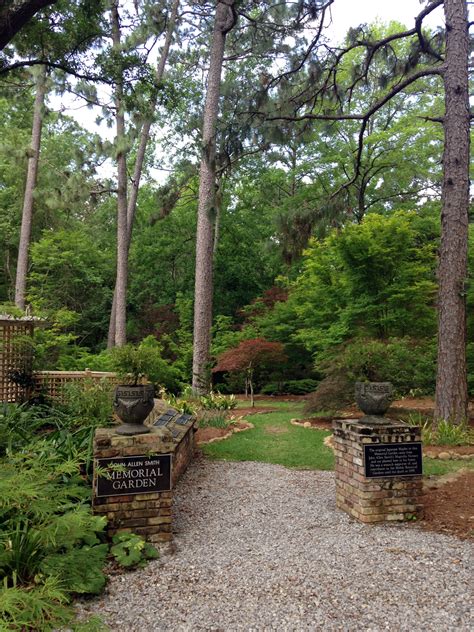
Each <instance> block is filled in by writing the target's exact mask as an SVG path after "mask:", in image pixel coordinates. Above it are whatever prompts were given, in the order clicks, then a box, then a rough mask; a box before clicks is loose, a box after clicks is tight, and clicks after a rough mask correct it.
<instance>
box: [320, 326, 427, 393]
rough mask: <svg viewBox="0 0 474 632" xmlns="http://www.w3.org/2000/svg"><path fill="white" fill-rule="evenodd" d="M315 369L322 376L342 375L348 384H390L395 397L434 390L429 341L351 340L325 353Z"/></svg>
mask: <svg viewBox="0 0 474 632" xmlns="http://www.w3.org/2000/svg"><path fill="white" fill-rule="evenodd" d="M318 368H320V369H321V370H323V371H324V372H325V373H326V374H331V373H332V372H333V371H343V372H345V373H346V374H347V376H348V379H349V380H350V381H352V382H356V381H359V380H361V381H364V380H370V381H373V382H392V384H393V386H394V388H395V391H396V394H397V395H399V396H402V395H407V394H408V393H409V392H410V390H412V389H413V388H417V389H418V392H419V393H420V394H421V393H422V394H424V395H428V394H431V393H433V392H434V387H435V379H436V345H435V341H434V340H431V339H429V340H414V339H412V338H389V339H388V340H375V339H371V338H355V339H353V340H351V341H349V342H347V343H346V344H344V345H342V346H341V347H339V348H338V349H333V350H332V351H331V352H330V353H327V354H326V356H325V357H324V358H323V359H322V360H320V361H319V362H318Z"/></svg>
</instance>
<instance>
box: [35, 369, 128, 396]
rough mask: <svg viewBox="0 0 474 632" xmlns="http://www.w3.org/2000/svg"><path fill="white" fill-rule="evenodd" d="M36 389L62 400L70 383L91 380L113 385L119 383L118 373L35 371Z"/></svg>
mask: <svg viewBox="0 0 474 632" xmlns="http://www.w3.org/2000/svg"><path fill="white" fill-rule="evenodd" d="M33 377H34V381H35V389H36V390H37V391H39V392H41V393H43V394H44V395H46V396H47V397H51V398H53V399H58V400H62V399H63V396H64V387H65V386H66V385H68V384H74V383H77V382H82V381H84V380H90V381H92V382H101V381H107V382H109V383H110V384H112V385H113V386H116V385H117V384H118V383H119V381H120V380H119V378H118V377H117V374H116V373H108V372H105V371H90V370H89V369H86V370H85V371H35V373H34V375H33Z"/></svg>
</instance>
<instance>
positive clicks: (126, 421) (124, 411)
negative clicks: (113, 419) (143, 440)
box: [113, 384, 155, 435]
mask: <svg viewBox="0 0 474 632" xmlns="http://www.w3.org/2000/svg"><path fill="white" fill-rule="evenodd" d="M154 397H155V389H154V387H153V384H138V385H136V386H134V385H129V384H121V385H120V386H117V387H116V389H115V397H114V402H113V408H114V412H115V414H116V415H117V417H119V419H120V420H121V421H123V424H122V425H121V426H119V428H117V430H116V432H117V434H121V435H135V434H145V433H146V432H150V428H148V427H147V426H145V425H143V422H144V421H145V419H146V418H147V417H148V415H149V414H150V413H151V411H152V410H153V407H154Z"/></svg>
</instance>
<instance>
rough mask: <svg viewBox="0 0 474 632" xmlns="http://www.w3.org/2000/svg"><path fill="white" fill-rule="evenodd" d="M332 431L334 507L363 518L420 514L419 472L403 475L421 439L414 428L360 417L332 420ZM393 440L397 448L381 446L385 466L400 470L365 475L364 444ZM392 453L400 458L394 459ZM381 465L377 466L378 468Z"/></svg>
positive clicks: (407, 517) (408, 517) (374, 519)
mask: <svg viewBox="0 0 474 632" xmlns="http://www.w3.org/2000/svg"><path fill="white" fill-rule="evenodd" d="M333 430H334V452H335V456H336V467H335V470H336V504H337V506H338V507H339V508H340V509H342V510H344V511H346V512H347V513H348V514H350V515H351V516H353V517H354V518H356V519H357V520H360V521H361V522H364V523H374V522H385V521H393V520H413V519H417V518H422V517H423V504H422V502H421V496H422V494H423V477H422V475H421V474H413V475H410V474H405V472H407V471H408V472H409V471H410V468H412V466H413V464H412V463H411V461H410V458H412V457H411V448H413V447H414V446H415V444H416V446H418V445H420V444H421V433H420V429H419V428H415V427H412V426H408V425H407V424H403V423H401V422H398V421H393V420H390V419H383V423H381V422H380V421H378V422H377V423H371V419H370V417H366V418H363V419H361V420H337V421H334V422H333ZM394 444H395V445H398V446H400V447H401V448H403V449H398V450H390V449H387V450H386V451H385V452H386V453H387V456H386V464H385V470H387V471H390V472H397V469H398V471H399V472H403V474H400V475H397V474H390V475H389V476H374V475H373V472H372V473H370V477H369V476H368V474H369V472H368V470H367V465H368V464H366V463H365V460H364V446H367V445H372V446H375V445H378V446H384V445H385V446H392V447H393V446H394ZM382 451H383V450H382ZM405 454H407V455H408V456H407V457H405V456H404V455H405ZM399 455H401V456H399ZM397 458H398V459H400V463H398V464H397V462H396V459H397ZM390 459H392V462H390ZM402 461H403V462H402ZM382 465H383V464H382ZM397 465H399V467H398V468H397ZM383 469H384V467H381V471H383Z"/></svg>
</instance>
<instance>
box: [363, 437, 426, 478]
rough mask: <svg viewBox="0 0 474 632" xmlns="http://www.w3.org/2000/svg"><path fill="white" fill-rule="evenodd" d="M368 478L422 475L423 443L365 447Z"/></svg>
mask: <svg viewBox="0 0 474 632" xmlns="http://www.w3.org/2000/svg"><path fill="white" fill-rule="evenodd" d="M364 470H365V476H366V478H382V477H394V476H416V475H418V474H422V473H423V471H422V457H421V443H418V442H413V443H374V444H372V445H367V444H365V445H364Z"/></svg>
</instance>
